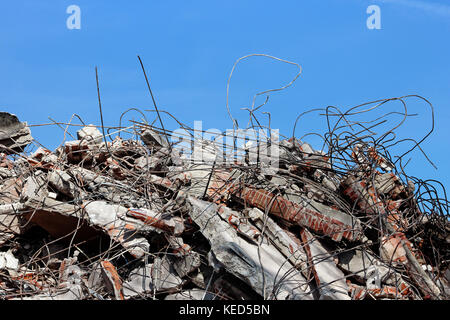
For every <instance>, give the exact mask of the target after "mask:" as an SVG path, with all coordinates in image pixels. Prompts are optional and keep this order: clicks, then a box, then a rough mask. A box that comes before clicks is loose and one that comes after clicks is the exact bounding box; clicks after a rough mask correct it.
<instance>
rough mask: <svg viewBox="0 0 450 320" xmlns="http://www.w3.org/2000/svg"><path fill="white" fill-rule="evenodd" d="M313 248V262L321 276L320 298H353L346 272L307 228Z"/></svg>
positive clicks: (309, 243)
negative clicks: (350, 294) (340, 268)
mask: <svg viewBox="0 0 450 320" xmlns="http://www.w3.org/2000/svg"><path fill="white" fill-rule="evenodd" d="M304 231H305V235H306V237H307V239H308V245H309V248H310V250H311V257H312V260H313V261H312V263H313V264H314V268H315V270H316V272H317V276H318V278H319V282H320V284H319V292H320V299H328V300H351V298H350V296H349V295H348V285H347V283H346V278H345V275H344V273H343V272H342V271H341V270H339V269H338V268H337V266H336V263H335V262H334V259H333V254H332V253H331V252H329V251H328V250H327V249H326V248H325V247H324V246H323V245H322V244H321V243H320V242H319V240H317V238H315V237H314V236H313V235H312V234H311V233H310V232H309V231H308V230H307V229H305V230H304Z"/></svg>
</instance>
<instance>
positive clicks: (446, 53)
mask: <svg viewBox="0 0 450 320" xmlns="http://www.w3.org/2000/svg"><path fill="white" fill-rule="evenodd" d="M71 4H75V5H78V6H79V7H80V8H81V29H80V30H69V29H67V27H66V19H67V18H68V17H69V14H67V13H66V8H67V7H68V6H69V5H71ZM372 4H376V5H378V6H380V8H381V26H382V29H381V30H369V29H368V28H367V27H366V19H367V18H368V16H369V15H368V14H367V13H366V8H367V7H368V6H369V5H372ZM449 39H450V3H449V2H445V1H444V0H439V1H432V0H427V1H418V0H383V1H381V0H380V1H376V0H371V1H364V0H323V1H298V0H295V1H276V2H275V1H264V0H262V1H245V0H243V1H211V0H209V1H138V0H135V1H120V0H118V1H100V0H95V1H94V0H89V1H87V0H71V1H55V0H47V1H45V0H40V1H35V0H30V1H24V0H22V1H21V0H17V1H2V2H1V3H0V109H1V110H4V111H8V112H12V113H15V114H17V115H18V116H19V118H20V119H21V120H22V121H27V122H28V123H29V124H40V123H48V122H51V121H50V120H49V119H48V117H51V118H52V119H54V120H57V121H68V120H69V119H70V117H71V116H72V114H73V113H77V114H78V115H80V116H81V117H82V118H83V120H84V121H85V122H86V123H93V124H100V118H99V113H98V106H97V92H96V85H95V70H94V68H95V66H98V68H99V76H100V87H101V93H102V104H103V109H104V118H105V124H106V125H118V122H119V117H120V114H121V113H122V112H123V111H125V110H126V109H128V108H130V107H136V108H140V109H146V108H150V107H151V105H152V104H151V99H150V97H149V94H148V92H147V89H146V85H145V81H144V78H143V76H142V72H141V70H140V67H139V62H138V60H137V58H136V55H138V54H139V55H140V56H141V58H142V59H143V61H144V64H145V66H146V68H147V72H148V73H149V76H150V81H151V85H152V89H153V92H154V94H155V97H156V99H157V102H158V104H159V106H160V108H161V109H164V110H167V111H170V112H171V113H173V114H174V115H175V116H176V117H177V118H179V119H180V120H182V121H183V122H184V123H186V124H188V125H190V126H193V123H194V121H195V120H202V121H203V129H207V128H218V129H221V130H225V129H226V128H230V127H232V124H231V121H230V119H229V117H228V114H227V111H226V107H225V104H226V84H227V79H228V75H229V72H230V71H231V68H232V66H233V63H234V62H235V60H236V59H238V58H239V57H241V56H244V55H247V54H251V53H265V54H270V55H273V56H276V57H279V58H283V59H287V60H289V61H293V62H296V63H298V64H300V65H301V66H302V68H303V73H302V75H301V76H300V77H299V78H298V80H297V81H296V82H295V83H294V85H293V86H291V87H290V88H288V89H286V90H285V91H282V92H280V93H275V94H273V95H272V96H271V98H270V103H269V104H268V105H267V106H265V109H264V110H263V111H269V112H271V114H272V127H274V128H279V129H280V131H281V133H285V134H289V133H290V132H291V130H292V126H293V123H294V120H295V118H296V116H297V115H298V114H300V113H301V112H303V111H306V110H308V109H311V108H325V107H326V106H329V105H334V106H337V107H339V108H341V109H342V110H345V109H347V108H350V107H352V106H355V105H358V104H361V103H364V102H367V101H371V100H377V99H383V98H392V97H399V96H403V95H408V94H419V95H422V96H424V97H425V98H427V99H429V100H430V101H431V102H432V103H433V105H434V108H435V117H436V119H435V131H434V132H433V134H432V135H431V136H430V137H429V139H428V140H427V141H426V142H425V144H424V145H423V149H424V151H425V152H427V154H428V155H429V157H430V158H431V159H432V161H433V162H434V163H435V164H436V165H437V167H438V170H435V169H434V168H433V167H432V166H431V165H430V164H429V163H428V162H427V161H426V159H425V158H424V157H423V156H422V155H421V154H420V153H419V152H414V153H412V154H411V157H412V160H411V162H410V163H409V164H408V167H407V172H408V173H409V174H411V175H415V176H418V177H420V178H422V179H438V180H441V181H443V182H444V184H445V185H446V186H449V185H450V180H449V177H450V175H449V173H450V166H448V163H447V159H448V155H449V147H450V143H449V139H450V125H449V124H450V109H449V107H450V106H449V103H450V63H449V57H450V41H449ZM296 71H297V70H296V69H295V68H294V67H292V66H289V65H285V64H281V63H275V62H273V61H270V60H268V59H264V58H253V59H251V60H248V61H246V62H244V63H242V64H240V65H239V66H238V69H237V70H236V71H235V74H234V76H233V79H232V81H231V87H230V90H231V91H230V106H231V109H232V112H233V116H234V117H235V118H237V119H238V120H240V123H241V124H244V123H245V121H246V119H247V116H246V114H245V113H243V112H242V111H240V110H239V109H240V108H242V107H245V106H249V105H250V103H251V100H252V97H253V95H254V94H255V93H257V92H258V91H262V90H266V89H271V88H274V87H279V86H281V85H283V84H285V83H287V82H289V81H290V80H291V78H292V77H293V76H294V75H295V74H296ZM392 108H393V109H395V106H394V105H392ZM410 108H411V109H410V110H411V112H417V113H419V115H420V116H419V117H416V119H412V120H411V121H410V122H407V123H406V124H405V125H404V127H402V130H401V131H400V132H399V133H401V134H402V137H413V138H416V139H420V138H421V137H422V136H423V135H424V134H426V132H427V131H428V130H429V128H430V123H431V120H430V113H429V109H427V107H426V105H425V104H419V103H417V101H416V102H414V101H411V105H410ZM397 110H398V109H397ZM133 118H134V119H136V120H139V115H138V114H137V113H134V114H133V113H130V114H129V115H128V116H127V119H133ZM165 121H167V125H168V126H170V125H171V123H170V121H169V120H165ZM172 128H175V127H174V126H172ZM324 128H325V123H324V121H323V119H320V118H319V117H317V115H310V116H308V117H306V118H305V119H304V120H303V121H302V122H301V123H300V124H299V127H298V128H297V132H298V134H299V135H302V134H304V133H306V132H309V131H312V130H314V131H321V130H322V129H324ZM32 132H33V136H34V137H35V138H36V139H37V140H38V141H40V142H41V143H42V144H43V145H45V146H47V147H48V148H54V147H56V146H57V145H58V144H59V142H60V141H62V138H63V132H62V130H61V129H59V128H57V127H42V128H39V127H34V128H33V129H32ZM409 146H410V145H405V146H404V147H403V149H399V152H401V151H402V150H403V151H404V150H407V149H408V147H409Z"/></svg>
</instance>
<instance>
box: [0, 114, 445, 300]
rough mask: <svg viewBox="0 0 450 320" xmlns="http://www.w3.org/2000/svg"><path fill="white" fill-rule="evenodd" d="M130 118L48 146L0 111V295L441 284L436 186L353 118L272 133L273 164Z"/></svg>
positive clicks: (339, 293) (221, 293)
mask: <svg viewBox="0 0 450 320" xmlns="http://www.w3.org/2000/svg"><path fill="white" fill-rule="evenodd" d="M349 125H350V124H349ZM131 130H133V132H135V133H136V137H135V138H130V139H123V138H121V137H120V135H117V136H116V137H115V138H114V139H109V140H110V141H108V139H107V137H106V136H105V134H104V133H102V132H101V131H100V130H99V129H98V128H97V127H95V126H93V125H89V126H82V127H81V128H80V129H79V130H78V131H77V137H76V139H74V140H71V141H64V142H63V143H62V145H61V146H59V147H58V148H56V150H54V151H50V150H48V149H46V148H44V147H42V146H40V145H39V144H38V143H37V142H36V141H34V140H33V139H32V138H31V134H30V129H29V127H28V126H27V124H26V123H21V122H19V120H18V119H17V117H15V116H13V115H10V114H7V113H1V114H0V152H1V162H0V190H1V191H0V299H8V300H9V299H24V300H30V299H33V300H65V299H71V300H72V299H90V300H110V299H113V300H114V299H115V300H128V299H166V300H191V299H192V300H213V299H214V300H223V299H225V300H226V299H249V300H256V299H268V300H287V299H288V300H292V299H298V300H317V299H339V300H351V299H353V300H360V299H398V300H412V299H437V300H441V299H448V298H449V294H450V284H449V281H450V269H449V261H450V260H449V250H448V249H449V242H450V237H449V233H448V231H449V229H450V224H449V220H448V206H447V202H446V200H443V199H439V198H438V197H437V196H436V195H435V194H434V191H433V190H432V189H431V187H430V185H428V184H427V183H426V182H423V181H420V180H415V181H413V180H407V181H405V179H404V178H401V175H402V172H403V170H402V169H398V168H397V167H396V165H395V164H394V163H393V162H392V160H391V159H390V158H389V154H388V153H387V152H384V151H385V149H384V148H383V145H382V144H376V143H375V142H373V143H371V140H370V139H365V138H364V137H363V136H364V134H365V133H364V132H363V131H364V130H362V129H361V132H363V133H361V134H360V135H359V136H357V137H356V136H355V134H354V133H351V135H352V136H351V137H352V139H348V138H345V137H343V136H340V137H335V136H336V134H335V132H331V133H330V135H329V141H330V143H329V146H332V147H329V150H328V151H326V152H322V151H317V150H314V149H313V147H312V146H311V145H309V144H308V143H306V142H304V141H301V140H299V139H297V138H294V137H290V138H286V139H283V140H281V141H280V143H279V168H278V169H277V170H270V169H268V168H265V167H264V166H263V165H261V164H260V163H259V162H256V163H251V162H250V161H248V157H249V153H251V152H250V151H249V149H245V150H244V151H245V152H246V156H244V157H243V158H236V159H233V161H231V162H227V163H220V164H219V163H218V162H217V161H216V155H215V154H214V151H211V149H210V148H209V147H210V141H208V140H204V141H198V139H197V140H196V141H194V142H195V143H196V145H197V146H200V147H201V148H202V152H203V155H205V154H206V155H208V156H207V157H205V156H203V158H202V160H201V161H193V159H192V158H190V157H189V156H186V155H185V154H182V153H180V151H179V150H178V149H177V148H176V144H175V143H172V142H169V141H170V139H169V138H170V137H169V133H168V132H167V131H163V130H161V129H159V128H157V127H155V126H152V125H149V124H147V123H137V122H135V123H134V124H133V126H132V128H131ZM349 135H350V134H349ZM333 139H334V140H333ZM339 139H340V140H339ZM337 141H338V142H337ZM200 142H201V143H200ZM259 142H260V141H256V143H259ZM30 144H34V145H36V146H38V148H37V149H36V150H35V151H33V152H30V153H27V152H25V151H24V150H25V148H26V146H27V145H30ZM208 148H209V149H208ZM424 189H426V191H423V190H424Z"/></svg>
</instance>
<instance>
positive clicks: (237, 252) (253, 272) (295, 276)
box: [188, 197, 312, 300]
mask: <svg viewBox="0 0 450 320" xmlns="http://www.w3.org/2000/svg"><path fill="white" fill-rule="evenodd" d="M188 199H189V202H190V203H191V205H192V206H193V209H192V212H191V214H190V215H191V218H192V219H193V221H194V222H195V223H196V224H197V225H198V226H199V227H200V231H201V232H202V234H203V235H204V236H205V237H206V238H207V239H208V240H209V242H210V243H211V250H212V252H213V254H214V257H215V259H217V260H218V261H219V262H220V263H221V264H222V265H223V267H224V268H225V269H227V271H229V272H230V273H232V274H234V275H235V276H236V277H238V278H240V279H241V280H243V281H244V282H246V283H248V284H249V285H251V286H252V287H253V288H254V290H255V291H256V292H257V293H259V294H261V295H262V296H264V297H265V298H267V299H282V300H284V299H305V300H309V299H312V294H311V291H310V290H309V286H308V284H307V283H306V280H305V279H304V277H303V276H302V275H301V274H300V273H299V272H298V271H297V270H295V268H293V266H292V265H291V264H290V263H289V261H288V260H287V259H286V258H285V257H284V256H282V255H281V253H279V252H278V250H276V249H275V248H274V247H272V246H270V245H267V244H261V245H260V246H258V245H255V244H250V243H249V242H247V241H245V240H243V239H242V238H239V237H238V236H237V235H236V232H235V230H234V229H233V227H231V226H230V225H229V224H228V223H227V222H226V221H223V220H222V218H221V217H220V216H219V215H218V214H217V211H218V207H217V205H215V204H213V203H209V202H205V201H201V200H198V199H195V198H193V197H189V198H188ZM261 261H264V264H262V263H261Z"/></svg>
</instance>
